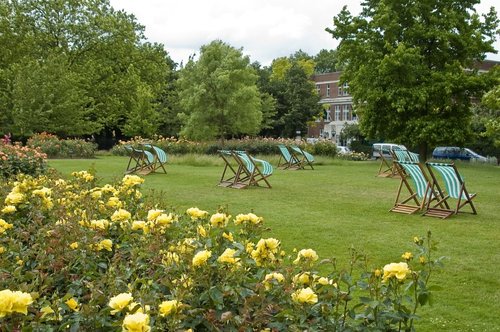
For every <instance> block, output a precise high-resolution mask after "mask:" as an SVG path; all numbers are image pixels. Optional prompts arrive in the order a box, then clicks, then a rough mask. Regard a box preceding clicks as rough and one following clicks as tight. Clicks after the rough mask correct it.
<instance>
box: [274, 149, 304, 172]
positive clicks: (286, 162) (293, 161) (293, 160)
mask: <svg viewBox="0 0 500 332" xmlns="http://www.w3.org/2000/svg"><path fill="white" fill-rule="evenodd" d="M278 148H279V150H280V152H281V156H280V159H279V160H278V167H283V169H304V164H303V163H302V162H301V161H300V160H299V159H298V158H297V157H296V156H295V154H292V153H290V151H289V150H288V148H287V147H286V146H285V145H283V144H278Z"/></svg>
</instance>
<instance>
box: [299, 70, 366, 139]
mask: <svg viewBox="0 0 500 332" xmlns="http://www.w3.org/2000/svg"><path fill="white" fill-rule="evenodd" d="M340 74H341V72H333V73H326V74H316V75H314V77H313V80H314V82H315V83H316V89H317V91H318V94H319V95H320V96H321V100H320V103H321V104H322V105H325V106H326V107H325V112H324V116H323V119H319V120H316V122H315V123H314V124H312V125H310V126H309V128H308V132H307V136H308V137H316V138H325V139H330V140H333V141H334V142H337V139H338V137H339V135H340V132H341V131H342V129H343V128H344V126H345V125H346V124H351V123H357V121H358V120H357V118H356V114H354V113H353V109H352V97H351V96H350V95H349V86H348V85H347V84H346V83H344V84H340V80H339V78H340Z"/></svg>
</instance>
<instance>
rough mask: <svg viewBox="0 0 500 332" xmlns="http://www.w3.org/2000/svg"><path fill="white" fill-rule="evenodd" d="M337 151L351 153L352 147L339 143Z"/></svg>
mask: <svg viewBox="0 0 500 332" xmlns="http://www.w3.org/2000/svg"><path fill="white" fill-rule="evenodd" d="M337 153H338V154H349V153H351V149H349V148H348V147H347V146H342V145H339V146H337Z"/></svg>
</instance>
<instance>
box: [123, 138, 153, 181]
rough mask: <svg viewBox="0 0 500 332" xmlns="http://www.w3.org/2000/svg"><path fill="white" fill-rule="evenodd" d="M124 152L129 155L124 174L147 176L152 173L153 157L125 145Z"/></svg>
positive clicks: (146, 152) (150, 154)
mask: <svg viewBox="0 0 500 332" xmlns="http://www.w3.org/2000/svg"><path fill="white" fill-rule="evenodd" d="M124 147H125V150H126V151H127V153H128V154H129V157H130V158H129V160H128V164H127V169H126V170H125V173H127V174H129V173H138V174H142V175H147V174H149V173H151V172H152V171H153V166H152V165H153V161H154V156H153V154H152V153H151V152H149V151H145V150H143V149H136V148H134V147H133V146H131V145H125V146H124Z"/></svg>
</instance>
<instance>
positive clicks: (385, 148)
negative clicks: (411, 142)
mask: <svg viewBox="0 0 500 332" xmlns="http://www.w3.org/2000/svg"><path fill="white" fill-rule="evenodd" d="M394 150H407V149H406V147H405V146H404V145H400V144H393V143H375V144H373V158H375V159H378V158H380V155H381V154H382V156H384V158H389V159H391V158H392V155H391V151H394Z"/></svg>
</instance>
